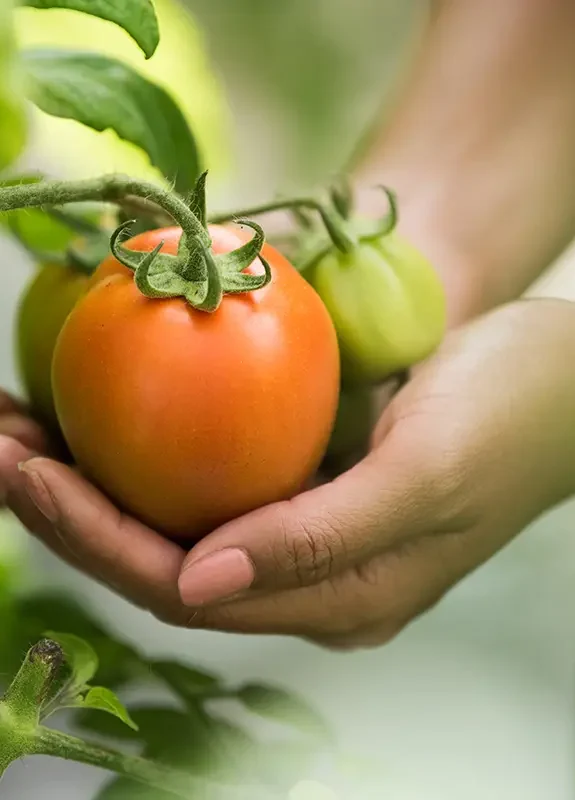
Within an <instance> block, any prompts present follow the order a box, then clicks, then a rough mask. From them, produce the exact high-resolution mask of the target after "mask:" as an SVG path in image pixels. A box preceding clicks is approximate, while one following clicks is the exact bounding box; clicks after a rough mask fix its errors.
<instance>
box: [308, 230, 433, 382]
mask: <svg viewBox="0 0 575 800" xmlns="http://www.w3.org/2000/svg"><path fill="white" fill-rule="evenodd" d="M307 277H308V280H309V281H310V283H311V284H312V285H313V286H314V288H315V289H316V291H317V292H318V294H319V295H320V297H321V298H322V300H323V301H324V303H325V305H326V306H327V309H328V311H329V312H330V314H331V316H332V319H333V322H334V325H335V328H336V331H337V334H338V338H339V344H340V351H341V360H342V375H343V379H344V382H351V383H368V384H377V383H381V382H382V381H384V380H385V379H386V378H389V377H390V376H391V375H393V374H395V373H397V372H400V371H403V370H405V369H408V368H409V367H411V366H413V365H414V364H416V363H418V362H419V361H422V360H423V359H424V358H426V357H427V356H428V355H430V354H431V353H432V352H433V351H434V350H435V348H436V347H437V346H438V344H439V343H440V342H441V340H442V338H443V335H444V332H445V327H446V307H445V296H444V291H443V287H442V284H441V282H440V280H439V276H438V275H437V273H436V272H435V270H434V269H433V267H432V266H431V264H430V263H429V262H428V261H427V259H426V258H425V257H424V256H423V255H422V254H421V253H420V252H419V251H418V250H416V249H415V248H414V247H412V245H410V244H409V243H408V242H407V241H405V240H404V239H403V238H401V237H400V236H399V235H398V234H397V232H395V231H393V232H392V233H389V234H387V235H385V236H382V237H380V238H378V239H373V240H366V239H363V240H362V241H361V242H360V243H359V244H358V245H357V246H356V248H354V250H353V251H352V252H351V253H343V252H340V251H338V250H335V249H333V250H330V252H329V253H328V254H327V255H325V256H323V258H321V259H320V260H319V261H318V262H317V263H316V264H315V265H314V267H313V268H312V269H311V270H310V271H309V274H308V275H307Z"/></svg>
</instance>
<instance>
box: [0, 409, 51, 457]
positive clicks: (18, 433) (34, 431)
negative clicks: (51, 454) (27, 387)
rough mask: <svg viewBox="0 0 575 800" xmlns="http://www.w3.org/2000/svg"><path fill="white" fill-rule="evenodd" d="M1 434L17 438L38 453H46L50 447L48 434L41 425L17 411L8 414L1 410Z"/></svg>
mask: <svg viewBox="0 0 575 800" xmlns="http://www.w3.org/2000/svg"><path fill="white" fill-rule="evenodd" d="M0 436H7V437H9V438H11V439H16V441H18V442H21V444H23V445H25V446H26V447H27V448H29V449H30V450H34V451H36V452H37V453H44V452H46V450H47V448H48V441H47V437H46V434H45V433H44V431H43V430H42V428H41V427H40V425H38V423H37V422H35V421H34V420H33V419H30V418H29V417H25V416H24V415H22V414H19V413H16V412H12V413H6V414H2V413H1V412H0Z"/></svg>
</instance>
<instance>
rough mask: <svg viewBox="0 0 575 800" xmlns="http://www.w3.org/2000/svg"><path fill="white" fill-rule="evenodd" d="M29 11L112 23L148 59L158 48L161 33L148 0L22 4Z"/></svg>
mask: <svg viewBox="0 0 575 800" xmlns="http://www.w3.org/2000/svg"><path fill="white" fill-rule="evenodd" d="M22 5H25V6H31V7H32V8H68V9H71V10H73V11H83V12H84V13H85V14H92V16H94V17H100V18H101V19H106V20H109V21H110V22H115V23H116V24H117V25H119V26H120V27H121V28H124V30H125V31H126V32H127V33H129V34H130V36H131V37H132V38H133V39H134V41H135V42H136V43H137V44H138V45H139V46H140V47H141V49H142V51H143V52H144V55H145V56H146V58H150V56H152V55H153V54H154V52H155V50H156V47H157V46H158V42H159V40H160V32H159V30H158V20H157V18H156V12H155V11H154V6H153V5H152V2H151V0H23V2H22Z"/></svg>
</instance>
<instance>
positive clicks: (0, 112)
mask: <svg viewBox="0 0 575 800" xmlns="http://www.w3.org/2000/svg"><path fill="white" fill-rule="evenodd" d="M12 14H13V4H12V2H11V0H0V171H2V170H3V169H5V168H6V167H8V166H10V164H12V163H13V162H14V161H15V160H16V159H17V158H18V156H19V155H20V153H21V152H22V150H23V148H24V145H25V144H26V135H27V118H26V111H25V106H24V97H23V94H22V91H21V85H20V74H19V70H18V66H17V63H16V45H15V39H14V29H13V18H12Z"/></svg>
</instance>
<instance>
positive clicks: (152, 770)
mask: <svg viewBox="0 0 575 800" xmlns="http://www.w3.org/2000/svg"><path fill="white" fill-rule="evenodd" d="M31 754H34V755H46V756H54V757H56V758H63V759H67V760H69V761H77V762H79V763H81V764H88V765H90V766H93V767H101V768H102V769H107V770H109V771H111V772H115V773H117V774H118V775H122V776H123V777H125V778H130V779H131V780H134V781H138V782H139V783H144V784H147V785H148V786H153V787H154V788H157V789H160V790H163V791H169V792H172V794H174V795H175V796H176V797H181V798H186V799H187V800H191V798H196V797H201V798H203V800H273V796H272V795H270V794H269V792H268V791H267V790H266V791H265V792H264V791H263V790H262V789H259V788H252V787H246V788H240V787H229V788H228V787H226V786H222V785H220V784H217V785H212V784H209V783H208V782H206V781H203V780H200V779H198V778H196V777H194V776H193V775H189V774H188V773H186V772H183V771H181V770H178V769H173V768H171V767H168V766H164V765H163V764H159V763H157V762H155V761H151V760H148V759H145V758H141V757H140V756H133V755H127V754H126V753H120V752H118V751H115V750H112V749H108V748H105V747H100V746H99V745H94V744H92V743H90V742H85V741H83V740H82V739H78V738H76V737H74V736H70V735H68V734H66V733H62V732H60V731H55V730H51V729H50V728H43V727H40V728H38V732H37V735H36V738H35V741H34V749H33V753H31Z"/></svg>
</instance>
